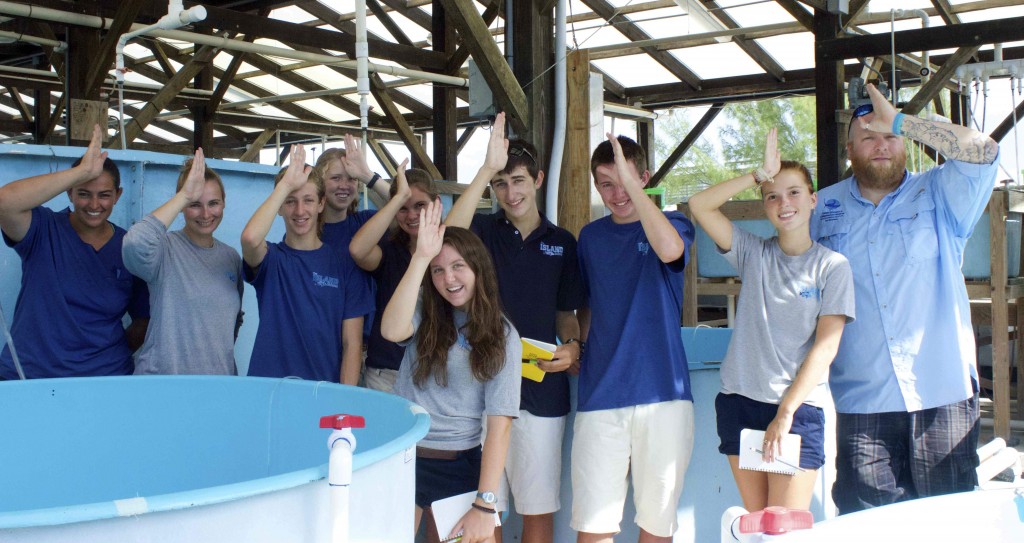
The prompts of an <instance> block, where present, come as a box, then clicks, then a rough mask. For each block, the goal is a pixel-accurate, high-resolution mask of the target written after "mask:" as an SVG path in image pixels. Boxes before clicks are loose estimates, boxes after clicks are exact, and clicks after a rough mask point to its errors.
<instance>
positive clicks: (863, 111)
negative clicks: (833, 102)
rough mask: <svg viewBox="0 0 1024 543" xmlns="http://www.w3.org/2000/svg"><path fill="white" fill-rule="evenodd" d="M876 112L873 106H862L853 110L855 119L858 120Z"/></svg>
mask: <svg viewBox="0 0 1024 543" xmlns="http://www.w3.org/2000/svg"><path fill="white" fill-rule="evenodd" d="M874 111H875V108H874V107H872V106H871V104H861V105H859V106H857V109H855V110H853V118H854V119H856V118H858V117H863V116H865V115H867V114H868V113H872V112H874Z"/></svg>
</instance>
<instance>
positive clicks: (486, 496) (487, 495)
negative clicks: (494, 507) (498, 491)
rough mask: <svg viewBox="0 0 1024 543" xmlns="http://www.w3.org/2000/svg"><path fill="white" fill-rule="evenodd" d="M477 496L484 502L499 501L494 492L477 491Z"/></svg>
mask: <svg viewBox="0 0 1024 543" xmlns="http://www.w3.org/2000/svg"><path fill="white" fill-rule="evenodd" d="M477 497H478V498H480V499H481V500H483V501H484V503H494V502H496V501H498V499H497V498H495V497H494V492H479V493H477Z"/></svg>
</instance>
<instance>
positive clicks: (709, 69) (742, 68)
mask: <svg viewBox="0 0 1024 543" xmlns="http://www.w3.org/2000/svg"><path fill="white" fill-rule="evenodd" d="M672 56H674V57H676V58H678V59H679V60H680V61H681V62H682V63H683V64H686V66H687V67H688V68H690V69H691V70H693V72H694V73H696V74H697V76H698V77H700V78H701V79H717V78H720V77H729V76H736V75H748V74H762V73H764V69H762V68H761V66H759V65H758V64H757V63H756V62H754V60H753V59H751V58H750V57H749V56H748V55H747V54H746V53H744V52H743V50H742V49H740V47H739V46H738V45H736V44H735V43H718V44H715V45H702V46H700V47H688V48H686V49H676V50H673V51H672Z"/></svg>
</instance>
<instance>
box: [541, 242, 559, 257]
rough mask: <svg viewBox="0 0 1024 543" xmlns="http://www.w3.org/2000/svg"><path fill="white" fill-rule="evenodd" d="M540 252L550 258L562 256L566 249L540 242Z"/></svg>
mask: <svg viewBox="0 0 1024 543" xmlns="http://www.w3.org/2000/svg"><path fill="white" fill-rule="evenodd" d="M540 252H542V253H544V254H546V255H548V256H562V254H563V253H564V252H565V248H563V247H562V246H561V245H548V244H547V243H544V242H543V241H542V242H540Z"/></svg>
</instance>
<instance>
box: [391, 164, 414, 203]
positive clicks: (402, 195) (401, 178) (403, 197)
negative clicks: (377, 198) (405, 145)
mask: <svg viewBox="0 0 1024 543" xmlns="http://www.w3.org/2000/svg"><path fill="white" fill-rule="evenodd" d="M408 165H409V159H408V158H407V159H405V160H403V161H402V163H401V164H399V165H398V171H397V172H396V173H395V195H394V196H393V197H392V198H391V199H392V200H396V201H399V202H405V201H407V200H408V199H409V197H410V196H412V189H410V188H409V180H408V179H406V178H405V168H406V167H407V166H408Z"/></svg>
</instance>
